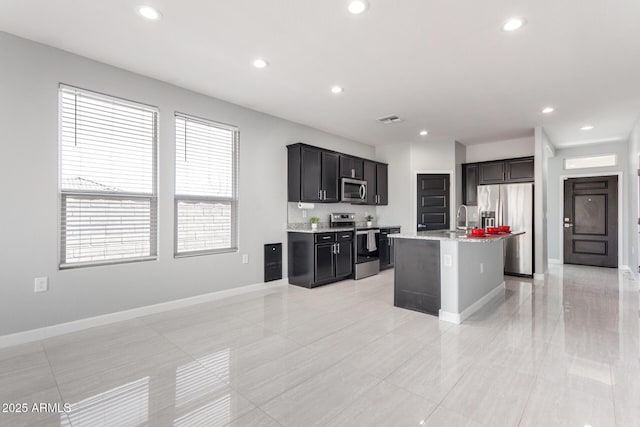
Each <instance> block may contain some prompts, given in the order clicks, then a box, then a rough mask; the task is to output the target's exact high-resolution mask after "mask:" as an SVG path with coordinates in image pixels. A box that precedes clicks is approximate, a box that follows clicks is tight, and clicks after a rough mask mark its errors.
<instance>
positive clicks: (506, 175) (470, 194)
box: [462, 157, 535, 206]
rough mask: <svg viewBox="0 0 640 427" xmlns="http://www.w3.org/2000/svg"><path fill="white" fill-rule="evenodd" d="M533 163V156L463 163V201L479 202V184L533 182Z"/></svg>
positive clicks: (473, 203) (470, 203) (466, 203)
mask: <svg viewBox="0 0 640 427" xmlns="http://www.w3.org/2000/svg"><path fill="white" fill-rule="evenodd" d="M533 165H534V158H533V157H523V158H517V159H506V160H496V161H491V162H483V163H468V164H465V165H462V203H464V204H465V205H471V206H475V205H477V204H478V197H477V196H478V185H489V184H508V183H511V182H533V181H534V177H535V175H534V169H533Z"/></svg>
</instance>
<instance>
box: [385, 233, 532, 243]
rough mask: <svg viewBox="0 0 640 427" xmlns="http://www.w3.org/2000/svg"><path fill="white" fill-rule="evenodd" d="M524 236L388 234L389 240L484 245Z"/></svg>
mask: <svg viewBox="0 0 640 427" xmlns="http://www.w3.org/2000/svg"><path fill="white" fill-rule="evenodd" d="M521 234H524V231H514V232H511V233H505V234H487V235H485V236H483V237H469V236H467V235H466V233H465V232H464V231H458V230H433V231H419V232H417V233H416V234H390V235H389V238H391V239H418V240H452V241H457V242H473V243H484V242H493V241H495V240H504V239H510V238H511V237H515V236H519V235H521Z"/></svg>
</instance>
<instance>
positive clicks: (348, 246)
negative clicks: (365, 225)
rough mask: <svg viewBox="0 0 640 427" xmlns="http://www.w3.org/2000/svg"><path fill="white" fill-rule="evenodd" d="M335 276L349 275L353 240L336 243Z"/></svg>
mask: <svg viewBox="0 0 640 427" xmlns="http://www.w3.org/2000/svg"><path fill="white" fill-rule="evenodd" d="M336 249H337V252H338V253H337V254H336V277H342V276H349V275H350V274H351V273H352V272H353V241H352V240H345V241H342V242H338V243H337V247H336Z"/></svg>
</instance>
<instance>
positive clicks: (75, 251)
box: [59, 85, 158, 268]
mask: <svg viewBox="0 0 640 427" xmlns="http://www.w3.org/2000/svg"><path fill="white" fill-rule="evenodd" d="M59 120H60V231H61V239H60V242H61V244H60V267H61V268H68V267H76V266H84V265H96V264H105V263H114V262H126V261H137V260H145V259H155V257H156V254H157V244H156V240H157V237H156V232H157V198H156V150H157V148H156V147H157V123H158V112H157V110H156V109H154V108H153V107H148V106H146V105H141V104H136V103H133V102H128V101H125V100H122V99H118V98H112V97H109V96H105V95H100V94H96V93H93V92H88V91H84V90H79V89H76V88H72V87H69V86H62V85H61V86H60V119H59Z"/></svg>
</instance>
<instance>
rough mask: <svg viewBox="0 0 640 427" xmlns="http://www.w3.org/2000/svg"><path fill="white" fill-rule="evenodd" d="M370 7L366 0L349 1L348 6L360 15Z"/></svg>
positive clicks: (352, 11) (355, 13)
mask: <svg viewBox="0 0 640 427" xmlns="http://www.w3.org/2000/svg"><path fill="white" fill-rule="evenodd" d="M368 7H369V4H368V3H367V2H366V0H353V1H351V2H349V6H348V7H347V9H349V12H350V13H352V14H354V15H359V14H361V13H362V12H364V11H365V10H367V8H368Z"/></svg>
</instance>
